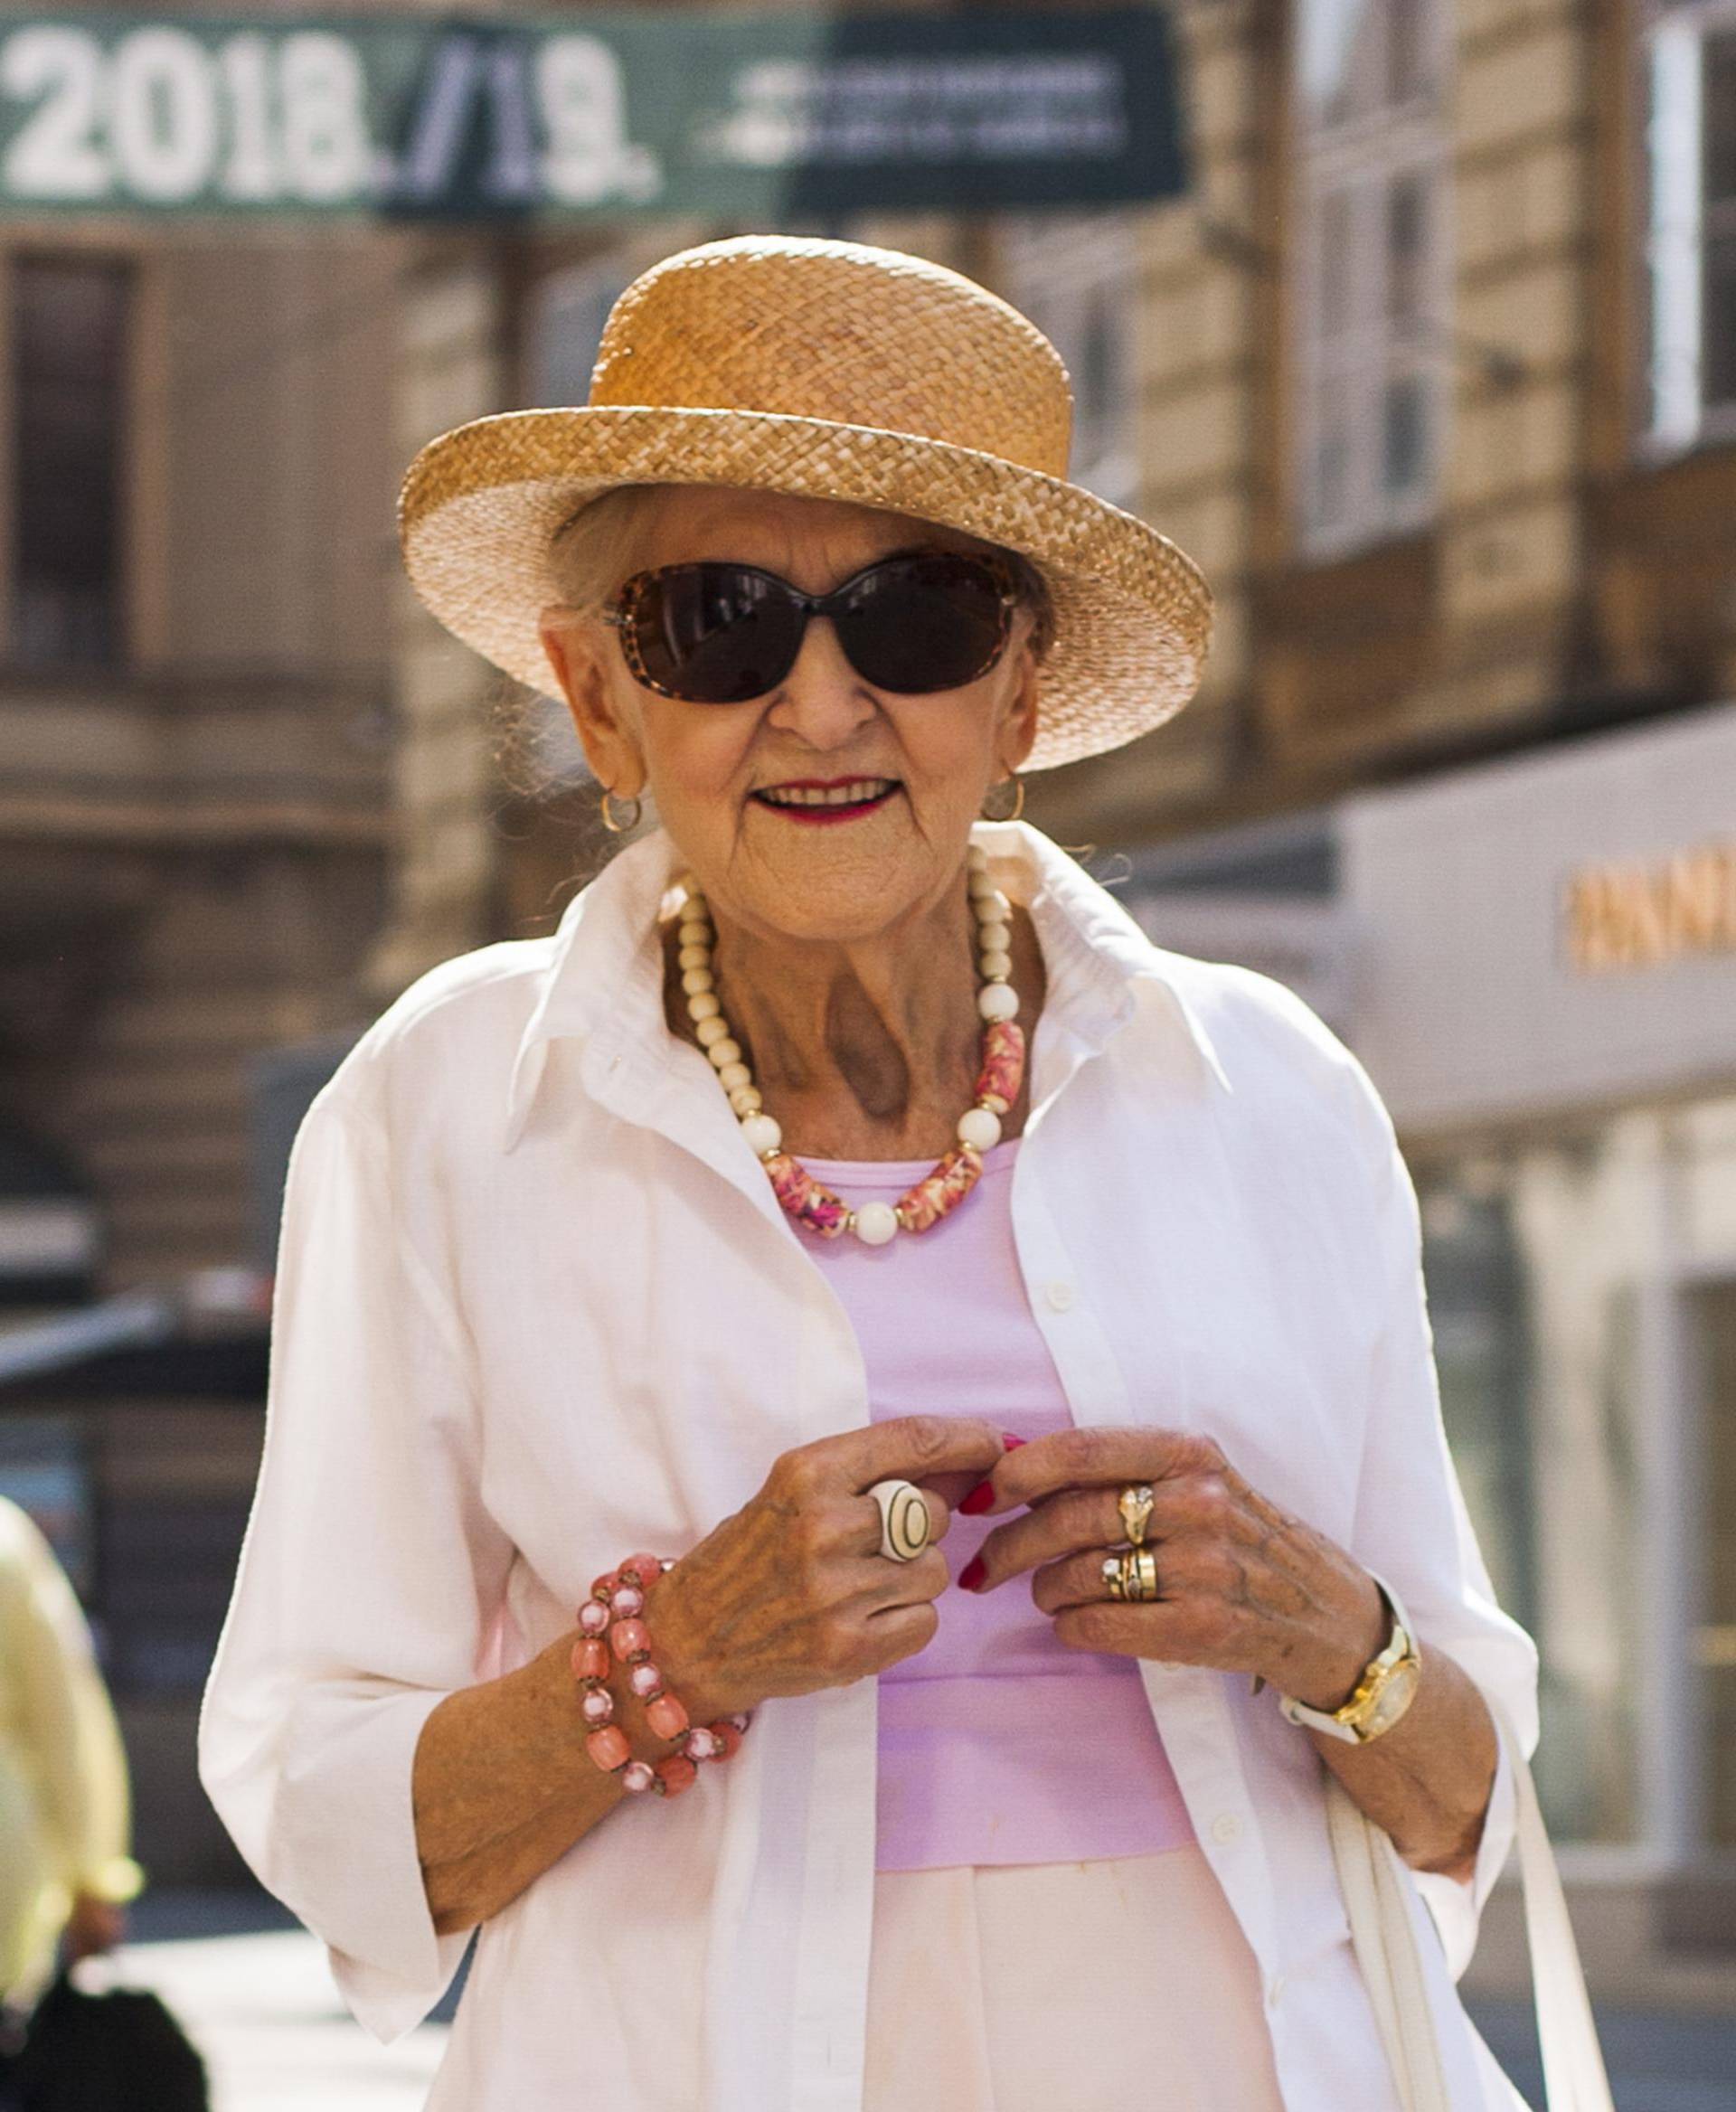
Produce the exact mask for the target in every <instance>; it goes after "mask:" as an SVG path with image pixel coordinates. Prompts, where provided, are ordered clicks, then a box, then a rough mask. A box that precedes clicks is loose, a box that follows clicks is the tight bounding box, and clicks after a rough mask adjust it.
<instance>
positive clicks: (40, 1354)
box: [0, 214, 401, 1880]
mask: <svg viewBox="0 0 1736 2112" xmlns="http://www.w3.org/2000/svg"><path fill="white" fill-rule="evenodd" d="M400 249H401V244H400V241H399V239H398V238H397V237H396V236H394V235H392V234H390V233H386V232H376V231H365V232H356V233H353V234H351V235H350V236H349V237H348V238H345V237H344V236H342V235H336V236H334V235H322V236H321V237H320V238H319V239H318V240H316V241H315V242H312V243H310V242H309V241H308V240H306V239H305V238H298V237H295V236H292V235H289V234H287V233H285V232H283V231H277V232H273V231H269V230H266V231H260V232H258V233H254V232H251V231H249V232H247V233H244V234H238V233H237V232H236V231H233V230H223V229H219V228H213V227H210V226H205V227H198V228H195V227H192V226H189V227H186V228H184V229H177V228H175V226H174V225H173V223H169V224H168V225H165V223H163V222H150V221H147V220H145V219H141V218H137V217H132V218H127V217H123V216H121V215H118V214H117V215H114V216H112V217H110V218H107V219H102V218H97V217H90V218H87V217H85V216H82V215H80V216H78V217H76V218H71V219H63V220H60V221H56V222H44V223H40V224H39V223H25V222H13V221H0V494H3V495H4V496H3V497H0V588H3V589H4V590H3V591H0V1400H4V1404H5V1415H4V1417H3V1418H0V1474H3V1475H4V1477H5V1486H6V1488H7V1490H8V1492H9V1493H12V1494H16V1495H18V1496H20V1497H21V1498H22V1499H23V1500H24V1501H25V1502H26V1503H27V1504H29V1505H30V1507H31V1509H32V1511H33V1514H34V1515H35V1516H36V1517H37V1518H38V1520H39V1522H41V1523H42V1524H43V1526H44V1528H45V1529H46V1530H48V1531H49V1532H50V1533H51V1537H52V1539H53V1540H54V1542H55V1544H56V1546H57V1549H58V1550H59V1551H60V1552H61V1555H62V1558H63V1559H64V1560H66V1561H67V1564H68V1567H69V1569H70V1570H71V1572H72V1574H73V1576H74V1578H75V1579H76V1580H77V1582H78V1583H79V1585H80V1590H81V1592H82V1593H83V1595H84V1597H85V1599H86V1603H87V1606H88V1608H89V1609H90V1613H91V1616H92V1619H93V1624H94V1625H95V1626H96V1629H97V1632H98V1635H99V1641H100V1643H101V1645H102V1648H103V1657H104V1664H105V1670H106V1672H107V1674H108V1675H109V1679H110V1681H111V1683H112V1684H113V1687H114V1690H115V1693H116V1699H117V1704H118V1710H119V1712H120V1717H121V1721H122V1725H123V1729H124V1731H125V1734H126V1738H127V1748H128V1751H129V1753H130V1755H131V1757H132V1760H133V1764H134V1768H135V1770H136V1777H137V1783H136V1787H137V1822H138V1828H139V1835H140V1846H141V1852H142V1853H143V1855H144V1857H145V1859H146V1862H147V1864H148V1865H149V1867H150V1868H151V1870H152V1872H153V1874H154V1875H156V1876H158V1877H162V1878H167V1879H171V1880H173V1879H175V1878H177V1877H179V1878H188V1877H198V1876H212V1875H215V1874H220V1873H221V1874H225V1875H227V1874H229V1873H230V1872H231V1871H232V1869H233V1858H232V1851H230V1850H229V1849H228V1846H227V1843H226V1842H224V1841H223V1839H222V1835H221V1830H220V1829H219V1828H218V1827H217V1826H216V1824H215V1822H214V1820H213V1819H212V1817H211V1816H210V1815H209V1814H208V1811H207V1809H206V1807H205V1805H204V1801H203V1796H201V1795H200V1793H199V1791H198V1789H197V1786H196V1782H195V1780H194V1777H193V1760H192V1755H193V1722H194V1713H195V1710H196V1705H197V1698H198V1693H199V1690H200V1688H201V1686H202V1684H203V1677H204V1674H205V1671H206V1669H207V1667H208V1665H209V1662H210V1655H211V1649H212V1644H213V1643H214V1640H215V1636H216V1631H217V1624H218V1622H219V1620H220V1619H221V1617H222V1608H223V1606H224V1604H225V1602H226V1598H227V1592H228V1588H229V1583H230V1580H231V1578H232V1575H233V1569H234V1561H235V1557H236V1552H237V1550H238V1549H239V1546H240V1541H241V1528H242V1526H243V1524H244V1523H245V1518H246V1510H247V1504H248V1501H249V1498H250V1494H251V1489H252V1484H253V1479H254V1475H255V1472H256V1468H257V1462H258V1456H259V1438H260V1426H259V1400H260V1391H261V1386H262V1379H263V1357H262V1330H263V1325H264V1320H263V1313H262V1310H261V1298H262V1294H263V1291H264V1288H265V1286H266V1278H265V1275H264V1271H265V1269H266V1268H267V1267H268V1266H269V1227H268V1226H267V1225H265V1224H264V1223H262V1222H261V1220H260V1209H259V1193H258V1187H257V1183H256V1182H255V1179H254V1157H255V1134H254V1130H255V1125H254V1119H253V1109H252V1097H253V1069H254V1065H255V1063H256V1062H257V1061H258V1060H259V1058H260V1057H261V1056H263V1055H264V1054H265V1053H266V1052H268V1051H271V1050H273V1049H274V1048H276V1047H277V1046H278V1044H280V1043H282V1042H286V1041H299V1040H300V1039H302V1038H304V1037H307V1036H309V1035H313V1034H316V1033H317V1032H319V1031H320V1030H322V1029H323V1028H326V1027H329V1026H330V1025H331V1024H332V1023H334V1022H335V1021H342V1022H343V1023H344V1024H345V1025H353V1023H354V1020H355V1018H356V1017H357V1010H358V1003H359V999H358V993H357V989H356V976H357V970H358V967H359V966H360V964H361V963H362V962H363V960H364V959H365V957H366V956H367V953H368V950H369V948H370V947H371V946H372V944H373V939H374V937H375V935H376V933H377V930H378V927H379V923H380V919H381V913H382V902H383V900H384V893H385V888H386V883H387V879H388V866H389V855H388V853H389V843H390V834H391V829H390V817H389V814H388V810H387V803H386V799H385V796H384V795H385V787H386V783H387V775H386V773H387V764H388V758H389V751H390V742H391V736H392V721H391V639H390V634H389V608H390V603H389V599H388V597H387V595H386V593H385V591H384V582H385V580H386V577H387V575H388V572H389V570H390V568H391V567H392V566H393V565H394V564H395V562H396V553H395V547H394V544H393V539H392V525H391V502H392V491H393V489H394V487H395V476H396V473H397V464H396V462H395V460H394V458H393V454H392V441H391V437H390V435H389V434H388V433H387V432H386V431H385V429H383V426H382V419H381V407H382V405H383V404H384V403H385V402H386V401H389V395H390V378H391V375H392V371H393V365H394V362H395V356H396V326H397V325H396V312H397V301H396V297H395V294H394V292H393V288H394V287H395V284H396V279H397V275H398V273H399V270H400V269H401V260H400V255H399V251H400ZM99 1300H100V1301H101V1302H97V1301H99Z"/></svg>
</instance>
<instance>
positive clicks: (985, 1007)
mask: <svg viewBox="0 0 1736 2112" xmlns="http://www.w3.org/2000/svg"><path fill="white" fill-rule="evenodd" d="M1018 1009H1019V994H1018V992H1017V991H1016V990H1015V989H1014V987H1013V985H1011V984H1010V983H989V984H987V985H985V986H984V987H983V988H982V989H980V990H979V991H978V992H977V1011H978V1012H979V1013H980V1014H981V1015H982V1016H983V1018H984V1019H1012V1018H1014V1016H1015V1015H1016V1014H1017V1013H1018Z"/></svg>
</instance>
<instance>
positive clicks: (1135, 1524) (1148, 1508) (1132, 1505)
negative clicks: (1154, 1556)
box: [1115, 1482, 1157, 1547]
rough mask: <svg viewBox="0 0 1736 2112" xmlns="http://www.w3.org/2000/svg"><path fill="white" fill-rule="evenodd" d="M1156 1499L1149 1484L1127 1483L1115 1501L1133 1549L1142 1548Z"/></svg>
mask: <svg viewBox="0 0 1736 2112" xmlns="http://www.w3.org/2000/svg"><path fill="white" fill-rule="evenodd" d="M1156 1500H1157V1499H1156V1497H1155V1496H1154V1495H1153V1494H1152V1493H1151V1485H1150V1483H1149V1482H1129V1483H1128V1484H1127V1487H1126V1488H1124V1489H1123V1490H1122V1492H1121V1494H1119V1495H1118V1497H1117V1498H1116V1499H1115V1504H1116V1508H1117V1510H1118V1511H1119V1512H1120V1513H1121V1523H1122V1524H1123V1525H1125V1526H1126V1527H1127V1538H1128V1539H1129V1540H1130V1541H1131V1542H1133V1544H1134V1545H1135V1547H1143V1546H1144V1544H1145V1539H1146V1520H1147V1519H1148V1518H1149V1517H1150V1516H1151V1513H1152V1507H1153V1505H1154V1504H1156Z"/></svg>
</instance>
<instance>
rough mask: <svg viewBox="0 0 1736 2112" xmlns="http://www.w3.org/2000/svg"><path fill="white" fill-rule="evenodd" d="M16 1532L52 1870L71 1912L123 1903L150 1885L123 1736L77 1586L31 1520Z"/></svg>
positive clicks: (18, 1610) (26, 1758)
mask: <svg viewBox="0 0 1736 2112" xmlns="http://www.w3.org/2000/svg"><path fill="white" fill-rule="evenodd" d="M10 1523H11V1525H12V1528H13V1532H12V1535H11V1538H12V1544H13V1549H14V1561H13V1562H12V1564H11V1565H9V1574H8V1576H7V1578H6V1582H5V1589H6V1595H7V1598H8V1601H9V1609H10V1617H9V1618H8V1620H7V1622H6V1625H5V1633H6V1646H7V1651H8V1655H9V1656H10V1659H11V1672H12V1677H13V1682H14V1694H15V1696H16V1707H17V1712H18V1719H17V1729H18V1736H19V1748H20V1751H19V1758H20V1760H21V1763H22V1764H23V1765H24V1767H25V1768H27V1769H28V1770H29V1773H30V1776H31V1778H32V1782H33V1787H34V1789H35V1793H36V1807H37V1811H38V1813H39V1815H40V1818H41V1823H42V1839H43V1845H44V1848H45V1850H46V1853H47V1859H48V1866H49V1870H50V1872H52V1881H53V1882H54V1883H55V1884H56V1885H58V1886H59V1887H60V1888H61V1893H62V1895H63V1897H62V1898H61V1901H60V1905H61V1908H62V1909H64V1908H66V1907H70V1905H71V1900H72V1899H73V1896H74V1895H75V1894H77V1893H80V1892H90V1893H94V1894H95V1895H96V1896H97V1897H98V1898H99V1899H104V1900H110V1901H112V1902H115V1903H119V1902H121V1901H124V1900H130V1899H132V1898H133V1897H135V1895H136V1894H137V1892H138V1891H139V1890H140V1889H141V1888H142V1886H143V1883H144V1872H142V1871H141V1870H140V1869H139V1867H138V1865H137V1863H136V1862H134V1861H133V1860H132V1858H131V1857H130V1855H128V1853H127V1844H128V1838H129V1835H130V1833H131V1828H132V1803H131V1788H130V1784H129V1781H128V1777H127V1757H126V1751H125V1749H124V1748H123V1746H122V1744H121V1739H120V1729H119V1726H118V1724H117V1722H116V1721H115V1712H114V1708H113V1706H112V1704H111V1703H110V1702H109V1690H108V1688H107V1687H106V1685H105V1684H104V1683H103V1679H102V1674H101V1673H100V1672H99V1670H98V1668H97V1661H96V1654H95V1652H94V1650H93V1649H92V1647H91V1641H90V1627H89V1626H88V1625H87V1623H86V1621H85V1617H84V1609H83V1608H81V1607H80V1604H79V1600H78V1594H77V1593H76V1592H75V1591H74V1590H73V1589H72V1585H71V1579H69V1578H68V1576H67V1574H66V1572H65V1570H62V1569H61V1565H60V1563H59V1562H58V1561H57V1560H55V1558H54V1551H53V1549H52V1547H51V1546H50V1545H49V1543H48V1541H47V1540H46V1539H45V1538H44V1536H43V1534H42V1532H41V1530H40V1529H39V1528H38V1527H37V1525H36V1524H35V1523H34V1522H33V1520H32V1519H31V1517H30V1516H29V1514H28V1513H25V1512H24V1511H22V1510H20V1511H18V1512H17V1513H16V1514H15V1516H14V1518H13V1519H12V1520H11V1521H10Z"/></svg>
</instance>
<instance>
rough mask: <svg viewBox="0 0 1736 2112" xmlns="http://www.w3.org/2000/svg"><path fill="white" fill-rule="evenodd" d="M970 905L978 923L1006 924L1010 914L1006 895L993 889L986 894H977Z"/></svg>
mask: <svg viewBox="0 0 1736 2112" xmlns="http://www.w3.org/2000/svg"><path fill="white" fill-rule="evenodd" d="M970 906H971V909H972V910H973V911H974V913H975V915H976V918H977V923H978V925H983V924H1005V922H1006V919H1007V916H1008V914H1009V912H1008V910H1007V907H1006V897H1005V895H1002V894H996V893H995V892H994V891H992V890H991V891H990V892H989V893H987V894H986V895H977V896H976V897H975V898H974V899H973V900H972V902H971V905H970Z"/></svg>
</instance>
